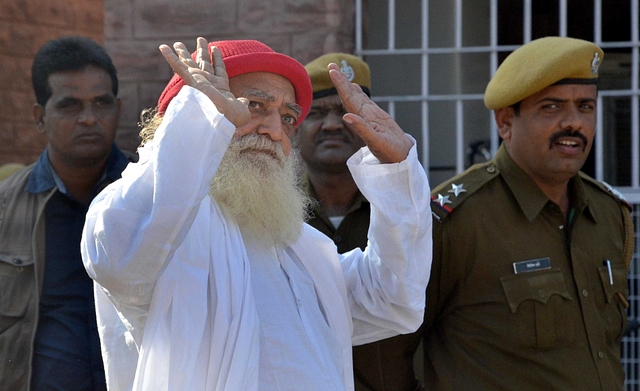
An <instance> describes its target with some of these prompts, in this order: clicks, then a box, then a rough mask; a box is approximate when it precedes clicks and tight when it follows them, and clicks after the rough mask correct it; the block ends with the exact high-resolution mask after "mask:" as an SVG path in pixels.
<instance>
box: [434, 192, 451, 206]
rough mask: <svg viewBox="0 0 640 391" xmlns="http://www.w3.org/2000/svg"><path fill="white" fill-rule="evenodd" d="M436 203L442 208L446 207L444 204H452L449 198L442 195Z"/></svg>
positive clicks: (439, 195)
mask: <svg viewBox="0 0 640 391" xmlns="http://www.w3.org/2000/svg"><path fill="white" fill-rule="evenodd" d="M435 201H436V202H437V203H438V204H440V206H444V204H451V201H449V196H443V195H441V194H438V198H437V199H436V200H435Z"/></svg>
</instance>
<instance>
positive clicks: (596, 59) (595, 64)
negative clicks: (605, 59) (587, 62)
mask: <svg viewBox="0 0 640 391" xmlns="http://www.w3.org/2000/svg"><path fill="white" fill-rule="evenodd" d="M598 68H600V55H599V54H598V52H595V53H593V60H591V74H592V75H595V74H596V73H598Z"/></svg>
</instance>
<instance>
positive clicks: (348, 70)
mask: <svg viewBox="0 0 640 391" xmlns="http://www.w3.org/2000/svg"><path fill="white" fill-rule="evenodd" d="M340 71H341V72H342V73H344V74H345V76H347V79H349V81H353V79H354V78H355V77H356V73H355V72H354V71H353V68H352V67H351V65H349V64H348V63H347V60H342V61H340Z"/></svg>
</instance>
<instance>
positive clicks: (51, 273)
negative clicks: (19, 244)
mask: <svg viewBox="0 0 640 391" xmlns="http://www.w3.org/2000/svg"><path fill="white" fill-rule="evenodd" d="M128 162H129V161H128V160H127V158H126V157H125V156H124V154H123V153H122V152H121V151H120V150H119V149H118V148H117V147H115V146H114V147H113V149H112V151H111V155H110V156H109V160H108V162H107V166H106V168H105V172H104V173H103V175H102V178H101V180H100V181H99V182H98V185H96V189H95V193H94V196H95V195H96V194H97V193H98V191H99V190H100V189H102V188H103V187H104V186H105V185H106V184H108V183H110V182H113V181H115V180H117V179H118V178H120V174H121V173H122V170H124V168H125V167H126V165H127V164H128ZM54 187H57V190H56V191H55V193H54V194H53V195H52V196H51V198H50V199H49V201H48V202H47V205H46V206H45V211H44V215H45V231H46V233H45V240H46V242H45V267H44V280H43V286H42V294H41V297H40V308H39V320H38V328H37V331H36V337H35V343H34V354H33V372H32V376H31V385H32V387H31V388H32V389H33V390H61V391H62V390H64V391H76V390H78V391H80V390H82V391H89V390H92V391H93V390H106V382H105V375H104V367H103V364H102V356H101V354H100V340H99V337H98V330H97V326H96V313H95V305H94V300H93V283H92V280H91V279H90V278H89V276H88V275H87V272H86V271H85V269H84V266H83V265H82V258H81V256H80V238H81V237H82V228H83V226H84V220H85V215H86V213H87V205H83V204H82V203H80V202H79V201H78V200H76V199H74V198H73V197H71V196H70V195H68V194H67V192H66V189H65V187H64V184H63V183H62V181H61V180H60V178H59V177H58V176H57V175H56V174H55V172H54V171H53V169H52V167H51V164H50V162H49V154H48V151H47V150H45V151H44V153H42V155H40V158H39V159H38V162H37V163H36V165H35V167H34V169H33V172H32V173H31V176H30V177H29V183H28V184H27V191H28V192H30V193H40V192H46V191H49V190H51V189H52V188H54Z"/></svg>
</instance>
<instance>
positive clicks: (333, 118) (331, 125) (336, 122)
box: [322, 110, 344, 131]
mask: <svg viewBox="0 0 640 391" xmlns="http://www.w3.org/2000/svg"><path fill="white" fill-rule="evenodd" d="M343 127H344V123H343V122H342V116H341V115H340V114H339V113H338V112H336V111H335V110H329V112H328V113H327V115H326V116H325V117H324V121H322V129H324V130H328V131H334V130H340V129H342V128H343Z"/></svg>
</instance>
